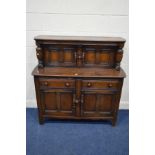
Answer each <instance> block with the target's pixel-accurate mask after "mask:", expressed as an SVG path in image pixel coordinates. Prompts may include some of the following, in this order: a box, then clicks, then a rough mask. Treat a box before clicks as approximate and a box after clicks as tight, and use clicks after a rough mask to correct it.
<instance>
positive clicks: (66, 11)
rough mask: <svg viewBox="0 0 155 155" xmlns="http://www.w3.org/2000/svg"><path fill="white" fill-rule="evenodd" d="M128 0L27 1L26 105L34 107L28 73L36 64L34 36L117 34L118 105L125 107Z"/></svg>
mask: <svg viewBox="0 0 155 155" xmlns="http://www.w3.org/2000/svg"><path fill="white" fill-rule="evenodd" d="M128 9H129V6H128V0H27V17H26V18H27V30H26V33H27V39H26V40H27V41H26V49H27V50H26V63H27V77H26V82H27V98H26V101H27V106H28V107H29V106H36V101H35V91H34V83H33V77H32V76H31V72H32V70H33V68H34V67H35V66H36V65H37V59H36V55H35V42H34V40H33V38H34V36H36V35H44V34H48V35H50V34H54V35H84V36H89V35H90V36H92V35H93V36H119V37H124V38H125V39H126V40H127V42H126V44H125V47H124V57H123V60H122V67H123V68H124V70H125V71H126V73H127V78H126V79H125V80H124V86H123V91H122V97H121V107H122V108H124V107H125V108H127V107H128V101H129V96H128V83H129V82H128V45H129V43H128Z"/></svg>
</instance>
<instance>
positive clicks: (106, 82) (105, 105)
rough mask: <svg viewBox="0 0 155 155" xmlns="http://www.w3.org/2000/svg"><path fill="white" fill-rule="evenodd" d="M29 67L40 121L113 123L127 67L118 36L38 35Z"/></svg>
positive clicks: (115, 118)
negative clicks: (35, 63) (35, 61)
mask: <svg viewBox="0 0 155 155" xmlns="http://www.w3.org/2000/svg"><path fill="white" fill-rule="evenodd" d="M35 41H36V45H37V48H36V55H37V58H38V66H37V67H36V68H35V69H34V70H33V73H32V74H33V76H34V82H35V90H36V98H37V106H38V114H39V122H40V124H42V123H44V121H45V119H46V118H53V119H76V120H78V119H80V120H82V119H86V120H89V119H90V120H110V121H111V122H112V125H113V126H114V125H115V124H116V120H117V113H118V109H119V102H120V97H121V90H122V85H123V79H124V77H125V72H124V71H123V69H122V68H121V67H120V63H121V60H122V57H123V50H122V48H123V46H124V43H125V40H124V39H123V38H119V37H112V38H110V37H77V36H76V37H73V36H72V37H71V36H37V37H35Z"/></svg>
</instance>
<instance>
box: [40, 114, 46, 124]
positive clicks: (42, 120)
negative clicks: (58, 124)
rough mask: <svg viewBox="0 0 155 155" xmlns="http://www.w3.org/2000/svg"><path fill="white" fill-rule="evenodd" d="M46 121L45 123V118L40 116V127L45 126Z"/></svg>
mask: <svg viewBox="0 0 155 155" xmlns="http://www.w3.org/2000/svg"><path fill="white" fill-rule="evenodd" d="M44 121H45V119H44V117H41V116H39V124H40V125H42V124H44Z"/></svg>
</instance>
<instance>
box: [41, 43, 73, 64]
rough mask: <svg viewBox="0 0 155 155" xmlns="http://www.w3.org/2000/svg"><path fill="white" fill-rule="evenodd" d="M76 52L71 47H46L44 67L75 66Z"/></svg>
mask: <svg viewBox="0 0 155 155" xmlns="http://www.w3.org/2000/svg"><path fill="white" fill-rule="evenodd" d="M75 51H76V50H75V48H74V46H70V45H63V46H62V45H48V46H44V48H43V53H44V58H43V59H44V66H75V65H76V61H75Z"/></svg>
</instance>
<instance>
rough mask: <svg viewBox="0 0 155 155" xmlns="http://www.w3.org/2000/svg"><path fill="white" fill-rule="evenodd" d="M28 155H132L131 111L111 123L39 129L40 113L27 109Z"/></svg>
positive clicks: (50, 124)
mask: <svg viewBox="0 0 155 155" xmlns="http://www.w3.org/2000/svg"><path fill="white" fill-rule="evenodd" d="M26 121H27V134H26V135H27V136H26V137H27V144H26V145H27V146H26V148H27V155H128V154H129V111H128V110H120V111H119V116H118V122H117V126H116V127H112V126H111V124H110V123H109V122H88V121H87V122H83V121H82V122H79V121H78V122H76V121H55V120H52V121H48V122H47V123H45V124H44V125H39V123H38V115H37V109H32V108H27V117H26Z"/></svg>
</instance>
